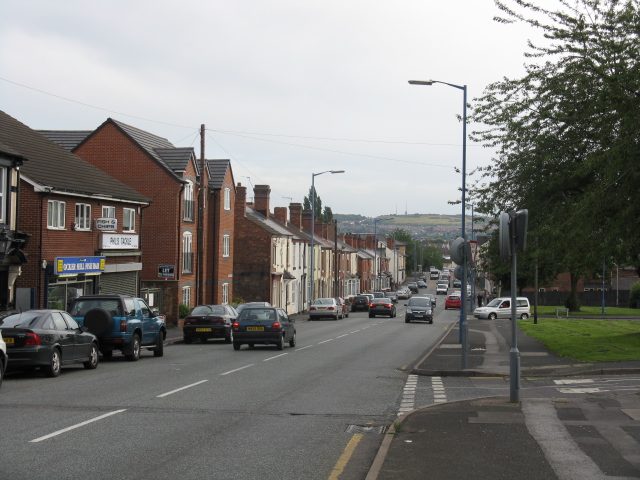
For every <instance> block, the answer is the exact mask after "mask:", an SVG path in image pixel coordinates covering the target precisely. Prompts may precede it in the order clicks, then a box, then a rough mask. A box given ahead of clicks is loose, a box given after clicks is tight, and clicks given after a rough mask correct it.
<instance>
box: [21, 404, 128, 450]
mask: <svg viewBox="0 0 640 480" xmlns="http://www.w3.org/2000/svg"><path fill="white" fill-rule="evenodd" d="M126 410H127V409H126V408H124V409H122V410H115V411H114V412H109V413H105V414H104V415H100V416H99V417H96V418H92V419H91V420H87V421H86V422H82V423H78V424H76V425H72V426H70V427H67V428H63V429H62V430H58V431H57V432H53V433H50V434H49V435H45V436H44V437H39V438H36V439H34V440H31V441H30V442H29V443H37V442H41V441H43V440H47V439H48V438H51V437H55V436H57V435H60V434H62V433H65V432H68V431H69V430H74V429H76V428H80V427H83V426H85V425H88V424H90V423H93V422H97V421H98V420H102V419H103V418H107V417H110V416H111V415H115V414H117V413H122V412H124V411H126Z"/></svg>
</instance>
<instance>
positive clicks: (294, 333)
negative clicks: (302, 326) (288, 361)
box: [289, 332, 296, 347]
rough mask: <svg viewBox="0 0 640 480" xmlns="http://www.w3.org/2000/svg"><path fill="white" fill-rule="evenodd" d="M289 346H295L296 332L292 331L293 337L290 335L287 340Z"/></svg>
mask: <svg viewBox="0 0 640 480" xmlns="http://www.w3.org/2000/svg"><path fill="white" fill-rule="evenodd" d="M289 346H290V347H295V346H296V332H293V337H291V340H289Z"/></svg>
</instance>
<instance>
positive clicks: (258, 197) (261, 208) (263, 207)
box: [253, 185, 271, 218]
mask: <svg viewBox="0 0 640 480" xmlns="http://www.w3.org/2000/svg"><path fill="white" fill-rule="evenodd" d="M270 194H271V188H269V185H256V186H255V187H253V204H254V205H255V206H254V209H255V210H256V211H257V212H259V213H261V214H262V215H264V216H265V217H267V218H269V215H270V213H269V196H270Z"/></svg>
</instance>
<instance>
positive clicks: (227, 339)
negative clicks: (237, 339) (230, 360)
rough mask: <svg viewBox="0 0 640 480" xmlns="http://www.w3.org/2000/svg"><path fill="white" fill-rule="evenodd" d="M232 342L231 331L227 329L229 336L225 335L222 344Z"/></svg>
mask: <svg viewBox="0 0 640 480" xmlns="http://www.w3.org/2000/svg"><path fill="white" fill-rule="evenodd" d="M232 342H233V330H231V329H229V335H225V337H224V343H232Z"/></svg>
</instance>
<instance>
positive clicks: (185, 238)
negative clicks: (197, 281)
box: [182, 232, 193, 273]
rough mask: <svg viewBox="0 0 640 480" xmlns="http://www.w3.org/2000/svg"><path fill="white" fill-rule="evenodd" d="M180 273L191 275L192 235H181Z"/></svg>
mask: <svg viewBox="0 0 640 480" xmlns="http://www.w3.org/2000/svg"><path fill="white" fill-rule="evenodd" d="M182 273H193V235H191V232H184V233H183V234H182Z"/></svg>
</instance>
